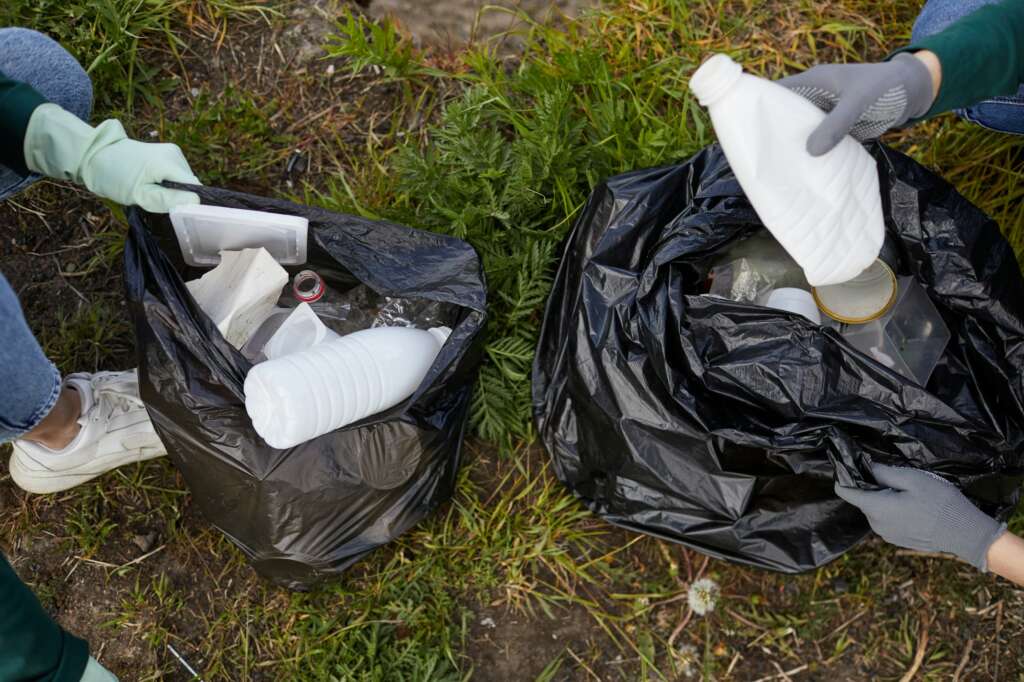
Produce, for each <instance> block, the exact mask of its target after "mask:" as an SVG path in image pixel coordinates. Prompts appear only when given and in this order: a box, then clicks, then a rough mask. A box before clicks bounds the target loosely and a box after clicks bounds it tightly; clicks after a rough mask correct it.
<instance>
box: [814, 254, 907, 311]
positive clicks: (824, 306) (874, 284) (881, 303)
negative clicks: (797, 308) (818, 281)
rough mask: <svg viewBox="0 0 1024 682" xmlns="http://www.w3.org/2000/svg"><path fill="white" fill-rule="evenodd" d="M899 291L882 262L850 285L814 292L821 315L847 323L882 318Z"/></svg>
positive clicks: (860, 275) (822, 288) (834, 286)
mask: <svg viewBox="0 0 1024 682" xmlns="http://www.w3.org/2000/svg"><path fill="white" fill-rule="evenodd" d="M896 291H897V287H896V274H895V273H894V272H893V271H892V268H890V267H889V266H888V265H886V264H885V262H884V261H883V260H881V259H877V260H876V261H875V262H874V263H872V264H871V265H870V266H868V268H867V269H866V270H865V271H864V272H862V273H861V274H859V275H858V276H856V277H854V278H853V279H851V280H849V281H848V282H843V283H841V284H830V285H828V286H823V287H814V288H813V289H811V293H812V294H813V295H814V302H815V303H817V304H818V308H819V309H820V310H821V312H823V313H825V314H826V315H828V316H829V317H831V318H832V319H833V320H836V321H837V322H842V323H844V324H864V323H865V322H871V321H872V320H877V319H878V318H880V317H882V316H883V315H885V314H886V313H887V312H889V309H890V308H892V306H893V304H894V303H895V302H896Z"/></svg>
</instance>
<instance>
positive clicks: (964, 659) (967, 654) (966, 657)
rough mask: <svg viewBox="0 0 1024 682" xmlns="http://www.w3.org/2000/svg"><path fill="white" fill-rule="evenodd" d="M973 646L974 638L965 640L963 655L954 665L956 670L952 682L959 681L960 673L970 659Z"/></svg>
mask: <svg viewBox="0 0 1024 682" xmlns="http://www.w3.org/2000/svg"><path fill="white" fill-rule="evenodd" d="M973 648H974V640H973V639H970V640H968V641H967V646H966V647H965V648H964V655H963V656H961V657H960V663H959V664H958V665H957V666H956V671H955V672H954V673H953V682H960V675H962V674H963V672H964V669H965V668H966V667H967V662H968V661H969V660H971V649H973Z"/></svg>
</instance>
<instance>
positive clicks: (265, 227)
mask: <svg viewBox="0 0 1024 682" xmlns="http://www.w3.org/2000/svg"><path fill="white" fill-rule="evenodd" d="M170 218H171V224H172V225H173V226H174V232H175V234H176V235H177V236H178V244H179V245H180V246H181V255H182V256H183V257H184V259H185V263H187V264H188V265H193V266H199V267H204V266H206V267H209V266H214V265H217V263H219V262H220V252H221V251H240V250H242V249H252V248H260V247H262V248H265V249H266V250H267V251H268V252H269V253H270V255H271V256H272V257H273V258H274V260H276V261H277V262H278V263H282V264H284V265H302V264H303V263H305V262H306V244H307V239H308V233H309V220H308V219H306V218H303V217H301V216H294V215H280V214H277V213H265V212H263V211H249V210H245V209H241V208H226V207H224V206H204V205H202V204H195V205H190V206H175V207H174V208H172V209H171V211H170Z"/></svg>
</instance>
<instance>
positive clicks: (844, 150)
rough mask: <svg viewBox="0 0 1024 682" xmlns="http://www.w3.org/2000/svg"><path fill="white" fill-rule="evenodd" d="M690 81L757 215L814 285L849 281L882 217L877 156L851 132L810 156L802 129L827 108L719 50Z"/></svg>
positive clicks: (865, 260) (873, 252)
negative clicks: (821, 152)
mask: <svg viewBox="0 0 1024 682" xmlns="http://www.w3.org/2000/svg"><path fill="white" fill-rule="evenodd" d="M690 89H691V90H692V91H693V92H694V94H696V95H697V98H698V99H699V100H700V103H701V104H702V105H704V106H705V107H707V108H708V111H709V113H710V114H711V122H712V124H713V125H714V127H715V133H716V134H717V135H718V140H719V143H720V144H721V145H722V149H723V150H724V152H725V155H726V157H727V158H728V159H729V163H730V164H731V166H732V170H733V172H734V173H735V174H736V179H737V180H738V181H739V183H740V185H741V186H742V187H743V190H744V192H745V194H746V196H747V198H748V199H749V201H750V203H751V205H752V206H753V207H754V210H755V211H756V212H757V215H758V216H759V217H760V219H761V222H762V223H763V224H764V226H765V227H767V228H768V229H769V230H770V231H771V232H772V234H773V235H774V236H775V238H776V239H778V240H779V242H780V243H781V244H782V245H783V246H784V247H785V249H786V250H787V251H788V252H789V253H790V254H791V255H792V256H793V258H794V259H795V260H796V261H797V262H798V263H799V264H800V266H801V267H803V269H804V271H805V273H806V275H807V281H808V282H809V283H810V284H811V285H812V286H824V285H827V284H838V283H840V282H845V281H847V280H849V279H852V278H854V277H856V276H857V275H859V274H860V273H861V272H862V271H863V270H864V269H865V268H867V267H868V266H869V265H871V263H872V262H873V261H874V260H875V259H876V258H877V257H878V253H879V250H880V249H881V247H882V241H883V239H884V236H885V224H884V221H883V219H882V201H881V195H880V194H879V186H878V173H877V171H876V170H875V163H874V161H873V160H872V158H871V156H870V155H869V154H868V153H867V152H866V151H865V150H864V148H863V147H862V146H861V145H860V144H859V143H858V142H857V141H856V140H854V139H853V138H852V137H850V136H846V137H845V138H843V140H842V141H840V143H839V144H838V145H837V146H836V147H835V148H834V149H832V150H831V151H829V152H828V153H826V154H824V155H822V156H819V157H814V156H811V155H810V154H809V153H808V152H807V149H806V142H807V137H808V136H809V135H810V134H811V132H812V131H813V130H814V129H815V128H816V127H817V125H818V124H819V123H820V122H821V121H822V120H823V119H824V117H825V114H824V113H823V112H822V111H821V110H820V109H818V107H816V106H814V105H813V104H811V103H810V102H808V101H807V100H806V99H804V98H803V97H801V96H799V95H797V94H795V93H793V92H791V91H790V90H788V89H787V88H786V87H784V86H782V85H779V84H777V83H774V82H772V81H769V80H765V79H763V78H758V77H756V76H751V75H750V74H745V73H743V69H742V67H740V65H739V64H737V63H736V62H734V61H733V60H732V59H730V58H729V57H728V56H727V55H724V54H716V55H714V56H712V57H711V58H710V59H708V60H707V61H706V62H704V64H702V65H701V67H700V68H699V69H697V71H696V72H694V74H693V77H692V78H691V79H690Z"/></svg>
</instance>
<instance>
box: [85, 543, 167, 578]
mask: <svg viewBox="0 0 1024 682" xmlns="http://www.w3.org/2000/svg"><path fill="white" fill-rule="evenodd" d="M165 547H167V545H160V546H159V547H157V548H156V549H154V550H153V551H151V552H146V553H145V554H143V555H142V556H140V557H136V558H134V559H132V560H131V561H129V562H128V563H126V564H121V565H117V564H112V563H110V562H108V561H100V560H98V559H86V558H85V557H81V556H76V557H75V558H76V559H78V560H79V561H83V562H85V563H87V564H93V565H94V566H102V567H104V568H112V569H114V570H120V569H122V568H128V567H129V566H134V565H135V564H138V563H141V562H143V561H145V560H146V559H148V558H149V557H151V556H153V555H154V554H156V553H157V552H159V551H160V550H162V549H164V548H165ZM68 575H69V576H70V573H69V574H68Z"/></svg>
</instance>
